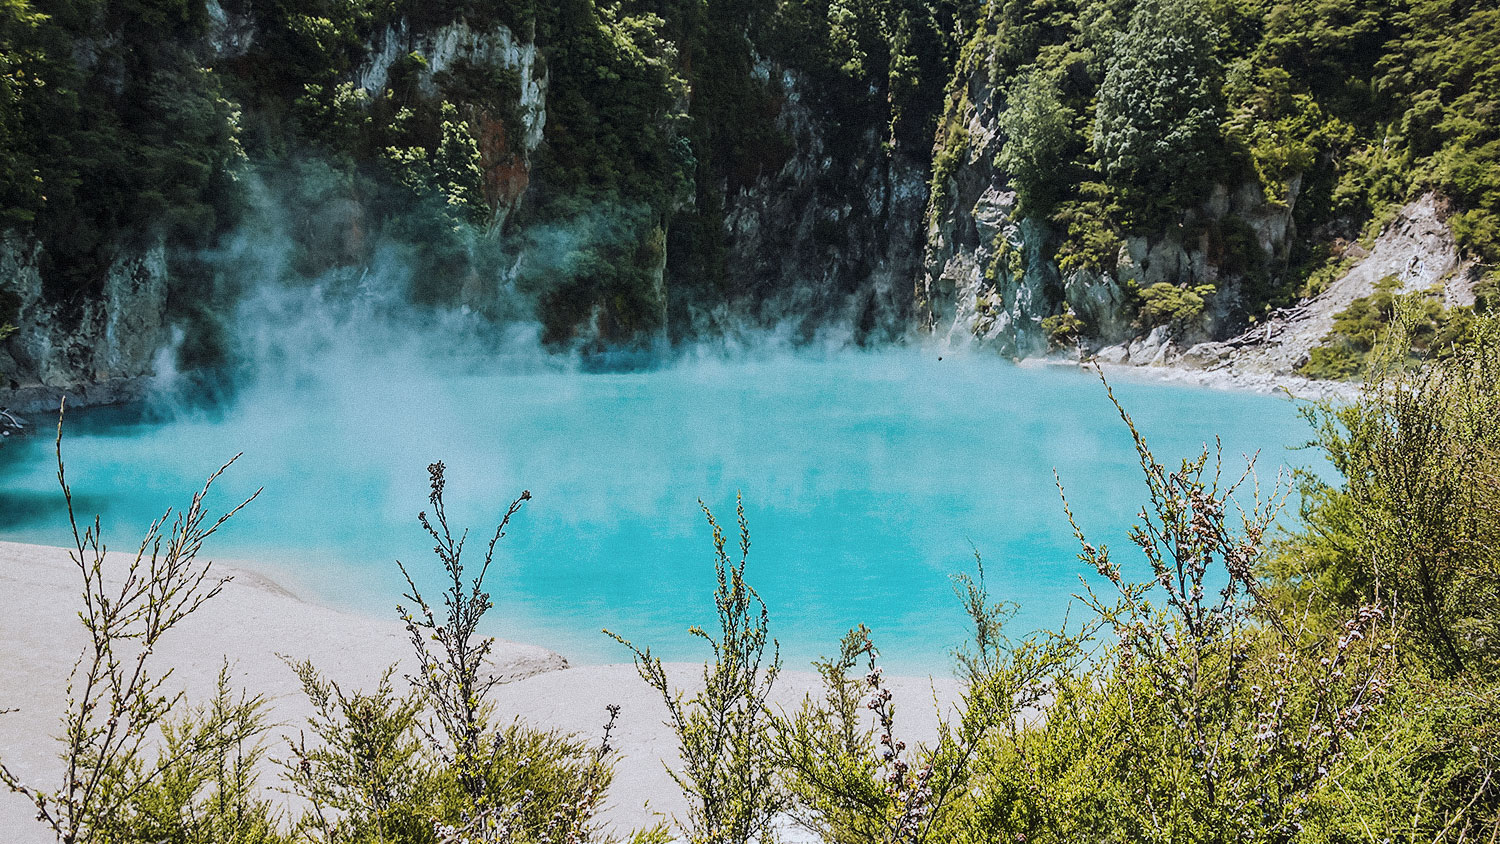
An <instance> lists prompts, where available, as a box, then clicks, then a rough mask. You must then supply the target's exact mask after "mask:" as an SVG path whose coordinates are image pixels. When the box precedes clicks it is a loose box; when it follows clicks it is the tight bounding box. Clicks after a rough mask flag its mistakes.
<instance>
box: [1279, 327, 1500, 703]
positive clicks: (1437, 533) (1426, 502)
mask: <svg viewBox="0 0 1500 844" xmlns="http://www.w3.org/2000/svg"><path fill="white" fill-rule="evenodd" d="M1496 331H1497V326H1496V323H1495V319H1494V318H1493V317H1486V318H1484V319H1483V320H1481V321H1480V322H1479V323H1478V324H1477V325H1476V327H1475V335H1474V339H1472V340H1471V341H1469V342H1466V343H1463V344H1461V345H1460V346H1459V348H1458V349H1457V350H1456V351H1455V353H1454V354H1453V355H1452V356H1451V357H1449V358H1446V359H1444V360H1442V361H1441V362H1439V363H1438V364H1436V365H1434V366H1429V367H1426V368H1422V369H1418V370H1409V369H1407V368H1405V367H1397V366H1392V365H1391V364H1392V363H1393V361H1392V360H1391V358H1394V359H1395V361H1394V362H1399V361H1400V354H1399V352H1389V353H1387V355H1386V360H1384V361H1380V362H1377V365H1376V366H1375V368H1374V369H1373V370H1372V371H1371V372H1370V374H1369V375H1368V376H1367V379H1366V384H1365V387H1364V388H1363V392H1362V394H1361V398H1360V399H1359V400H1358V401H1356V402H1354V403H1351V404H1349V405H1344V406H1333V405H1321V406H1314V407H1312V408H1310V409H1309V411H1308V415H1309V417H1310V418H1311V419H1312V420H1313V421H1314V422H1315V424H1316V425H1317V429H1318V434H1319V443H1320V445H1321V447H1322V448H1323V449H1324V450H1325V451H1326V453H1327V454H1328V457H1329V460H1330V462H1331V463H1332V464H1333V467H1334V468H1335V469H1336V470H1337V471H1338V472H1339V474H1340V475H1341V476H1342V477H1343V479H1344V486H1343V488H1342V489H1336V488H1333V487H1329V486H1327V485H1324V484H1318V483H1316V482H1314V481H1309V483H1311V484H1313V488H1314V490H1315V491H1316V493H1317V497H1316V498H1315V499H1314V502H1315V503H1314V505H1313V506H1312V507H1310V508H1309V509H1308V510H1307V511H1306V512H1305V513H1304V518H1306V519H1307V520H1308V521H1309V524H1310V525H1311V526H1312V530H1311V531H1310V532H1309V534H1308V536H1307V537H1306V540H1305V544H1306V545H1307V546H1308V547H1310V548H1311V549H1314V550H1315V551H1316V553H1310V554H1304V555H1302V557H1301V558H1299V559H1298V560H1297V563H1298V567H1297V568H1296V569H1294V570H1292V571H1289V572H1287V573H1285V574H1284V576H1285V577H1286V578H1287V579H1288V580H1291V581H1292V582H1294V583H1303V586H1304V588H1309V589H1311V588H1318V589H1320V590H1323V591H1326V592H1327V593H1328V594H1330V595H1331V596H1335V597H1341V598H1347V597H1349V596H1357V595H1371V594H1373V593H1374V592H1375V591H1377V590H1381V591H1384V592H1387V593H1389V594H1392V595H1395V596H1396V597H1397V598H1398V599H1399V600H1400V601H1401V602H1402V604H1403V606H1404V608H1405V612H1404V614H1403V615H1402V616H1401V620H1402V621H1403V622H1404V623H1405V624H1407V625H1408V626H1409V627H1410V629H1411V632H1412V635H1413V636H1414V637H1415V638H1416V641H1417V642H1418V643H1419V644H1420V647H1421V650H1422V654H1423V658H1424V660H1425V661H1426V662H1428V663H1429V664H1431V665H1432V666H1434V668H1435V669H1438V670H1439V671H1441V672H1444V673H1447V674H1457V673H1463V672H1466V671H1472V670H1475V669H1476V668H1477V667H1480V666H1486V665H1494V664H1495V660H1496V657H1497V656H1500V652H1496V651H1495V650H1494V648H1495V647H1496V643H1497V642H1500V638H1497V634H1500V630H1495V629H1492V628H1493V625H1494V620H1495V615H1494V607H1495V606H1497V605H1500V604H1497V601H1500V591H1497V589H1500V580H1497V579H1496V572H1500V568H1497V566H1500V559H1497V558H1496V556H1495V551H1494V549H1495V547H1496V546H1495V544H1494V540H1495V537H1496V536H1497V535H1500V534H1497V533H1496V531H1497V530H1500V522H1497V521H1496V518H1495V507H1494V504H1495V502H1496V499H1495V497H1494V496H1495V495H1496V487H1495V477H1494V472H1493V459H1494V455H1495V454H1496V449H1497V448H1500V439H1497V436H1496V432H1495V430H1494V426H1493V425H1492V424H1489V422H1488V420H1491V419H1493V418H1494V414H1495V413H1496V412H1497V410H1500V407H1497V405H1496V401H1497V399H1496V396H1495V391H1494V384H1495V383H1496V379H1497V378H1500V359H1497V358H1496V348H1497V346H1496ZM1399 347H1400V344H1399V343H1397V344H1396V345H1395V346H1394V347H1393V348H1397V349H1399ZM1301 545H1302V543H1300V542H1299V543H1294V545H1293V547H1294V548H1297V547H1301ZM1285 562H1286V564H1287V565H1290V564H1291V563H1292V560H1291V559H1290V558H1289V559H1288V560H1287V561H1285ZM1293 572H1295V573H1293Z"/></svg>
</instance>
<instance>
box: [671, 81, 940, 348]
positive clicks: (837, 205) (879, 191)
mask: <svg viewBox="0 0 1500 844" xmlns="http://www.w3.org/2000/svg"><path fill="white" fill-rule="evenodd" d="M755 76H756V77H757V78H758V79H760V80H763V81H764V83H765V84H766V85H768V86H770V87H771V89H772V90H773V91H775V92H777V93H778V99H779V100H780V110H779V112H778V113H777V115H776V118H775V120H776V126H777V128H778V129H779V130H780V131H781V133H782V134H783V135H784V136H785V137H786V138H787V139H788V140H789V141H790V145H791V149H790V153H791V154H790V155H789V156H788V157H787V158H786V160H785V162H784V163H783V164H782V166H781V167H780V169H779V170H777V171H776V172H771V173H761V174H760V175H759V177H758V178H756V179H755V180H754V181H753V182H751V183H750V184H748V185H747V186H746V187H744V188H742V189H738V190H733V191H731V192H730V193H729V195H728V196H727V197H726V203H725V209H724V211H725V213H724V234H725V236H726V239H727V245H728V259H727V271H728V276H729V278H728V282H729V288H730V291H731V297H732V300H733V301H731V303H730V304H731V305H732V307H733V308H734V309H738V310H741V311H745V312H747V314H746V315H748V316H749V317H750V318H751V319H752V321H754V322H758V323H761V324H767V323H770V324H781V325H783V326H785V327H787V328H790V329H792V330H793V331H805V330H811V329H809V327H810V326H818V325H830V324H832V325H838V326H842V327H853V328H855V330H856V331H859V330H865V331H867V332H869V333H874V334H876V335H880V334H884V335H890V334H896V333H901V332H904V330H905V327H906V324H907V321H908V319H909V315H910V312H911V308H910V301H911V300H910V293H909V291H910V289H911V288H910V286H909V285H910V283H911V281H910V280H911V279H912V278H913V277H914V276H915V275H916V273H917V271H918V268H919V267H920V261H921V246H920V243H921V220H922V213H923V209H924V208H925V206H926V202H927V185H926V181H925V173H924V168H923V166H922V164H921V162H920V161H919V160H917V159H916V158H915V157H913V156H911V155H909V154H908V153H906V152H904V151H902V150H899V149H897V150H895V151H890V150H888V149H886V147H885V140H886V139H885V138H884V137H883V136H882V135H881V134H880V133H879V132H877V131H876V129H874V128H870V129H868V130H866V131H865V132H863V133H862V134H860V136H859V137H858V140H857V143H856V144H855V145H854V146H853V147H852V148H850V147H848V146H847V145H845V146H840V147H837V148H836V147H835V146H834V144H835V141H834V140H832V138H833V137H834V133H835V130H837V129H838V128H839V127H838V126H837V125H836V124H835V122H834V121H835V120H836V119H837V118H836V117H835V116H834V115H831V114H829V113H827V112H826V110H825V109H824V108H823V107H822V105H821V104H820V101H819V97H818V92H817V91H815V90H814V89H813V87H812V84H811V83H810V82H809V81H807V80H806V79H805V78H804V77H803V76H802V75H801V74H800V73H798V72H797V71H795V70H789V69H786V68H783V67H780V66H776V65H773V64H772V63H770V62H768V61H765V60H761V61H758V62H757V63H756V66H755ZM670 284H671V280H669V287H670ZM732 319H734V316H733V315H731V314H730V313H728V312H724V311H721V312H719V313H716V314H699V315H698V316H697V319H696V320H695V321H697V322H700V323H701V324H700V325H698V326H695V328H697V329H698V330H709V331H713V330H719V329H723V328H726V327H731V326H729V325H727V323H728V321H730V320H732ZM839 330H842V328H841V329H839Z"/></svg>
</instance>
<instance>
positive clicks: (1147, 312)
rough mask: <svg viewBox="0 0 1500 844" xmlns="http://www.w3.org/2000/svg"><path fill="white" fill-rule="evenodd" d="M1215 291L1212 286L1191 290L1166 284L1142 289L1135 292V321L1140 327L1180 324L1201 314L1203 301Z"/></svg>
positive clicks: (1194, 287)
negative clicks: (1138, 302) (1136, 307)
mask: <svg viewBox="0 0 1500 844" xmlns="http://www.w3.org/2000/svg"><path fill="white" fill-rule="evenodd" d="M1217 290H1218V288H1217V287H1215V286H1214V285H1212V284H1199V285H1196V286H1193V287H1188V286H1186V285H1183V286H1178V285H1176V284H1171V283H1169V282H1165V281H1158V282H1156V283H1155V284H1151V285H1148V286H1146V287H1143V288H1141V289H1140V291H1139V292H1138V294H1137V295H1138V296H1139V298H1140V310H1139V311H1138V312H1137V313H1138V316H1137V319H1138V320H1139V322H1140V325H1141V327H1142V328H1148V329H1149V328H1155V327H1156V326H1159V325H1183V324H1186V323H1189V322H1192V321H1193V320H1195V319H1197V318H1198V317H1199V316H1201V315H1202V314H1203V308H1204V306H1205V304H1206V302H1205V301H1204V300H1205V299H1207V298H1208V297H1210V296H1212V295H1214V293H1215V292H1217Z"/></svg>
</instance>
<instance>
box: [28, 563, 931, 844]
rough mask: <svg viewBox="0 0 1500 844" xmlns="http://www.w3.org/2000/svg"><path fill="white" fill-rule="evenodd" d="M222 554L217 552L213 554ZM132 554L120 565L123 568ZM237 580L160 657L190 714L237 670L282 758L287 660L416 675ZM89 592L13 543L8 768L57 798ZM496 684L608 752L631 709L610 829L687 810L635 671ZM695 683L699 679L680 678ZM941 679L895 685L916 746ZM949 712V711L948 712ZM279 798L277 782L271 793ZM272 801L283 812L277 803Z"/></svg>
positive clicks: (543, 664) (679, 670) (511, 662)
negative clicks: (263, 709) (607, 740)
mask: <svg viewBox="0 0 1500 844" xmlns="http://www.w3.org/2000/svg"><path fill="white" fill-rule="evenodd" d="M209 550H210V551H211V550H212V549H211V548H210V549H209ZM122 556H123V555H121V554H120V553H119V552H114V553H112V554H111V557H112V558H115V560H114V561H115V562H116V563H119V564H123V563H124V562H125V560H124V559H120V557H122ZM215 570H216V571H217V572H218V573H220V574H222V575H229V576H232V577H233V578H234V579H233V581H232V582H231V583H229V585H228V586H226V587H225V589H224V591H223V593H222V594H221V595H219V596H218V597H217V598H216V599H215V600H214V601H212V602H210V603H209V604H207V605H206V606H205V607H204V608H203V609H202V610H200V612H199V614H197V615H195V616H193V617H191V618H189V619H188V620H187V621H186V622H184V624H183V625H182V626H181V627H180V628H178V629H177V630H176V631H174V632H173V634H172V635H169V636H168V637H166V638H165V640H164V642H163V645H162V647H160V648H159V649H158V653H159V655H160V659H161V662H160V663H159V664H160V665H162V666H168V665H170V666H175V667H176V673H175V674H174V678H173V679H174V682H175V684H176V686H177V687H178V688H182V689H185V690H186V692H187V697H188V700H189V702H194V701H203V700H205V699H206V698H207V697H208V696H209V695H210V694H211V692H212V689H213V687H214V681H215V678H216V677H217V674H218V671H219V668H220V666H221V664H222V663H223V661H224V660H226V659H227V660H228V661H229V663H230V667H231V672H232V675H233V678H234V682H235V684H236V686H237V687H241V688H245V689H247V690H249V691H251V692H254V693H260V694H264V695H265V696H266V698H267V699H268V701H269V715H270V720H271V722H272V723H274V724H276V725H277V726H276V727H275V728H274V729H273V730H272V732H271V737H270V738H269V739H268V745H269V747H270V755H271V756H272V757H273V758H274V757H280V756H283V755H284V753H283V751H282V748H284V747H285V746H286V742H285V739H284V738H282V737H283V736H295V735H297V732H298V729H299V727H300V726H301V725H302V724H303V723H305V719H306V717H307V716H308V715H309V714H310V712H311V710H310V708H309V706H308V705H307V703H306V701H305V699H304V698H303V696H302V693H301V690H300V688H299V686H298V683H297V680H296V677H295V676H294V675H293V674H292V671H291V670H290V669H289V668H288V667H287V666H286V665H285V663H283V662H282V660H281V659H280V657H279V656H278V654H284V655H286V656H288V657H291V658H294V659H299V660H300V659H310V660H312V661H313V662H314V663H315V664H316V665H318V666H319V668H320V669H322V670H323V671H324V673H325V674H326V675H327V676H328V677H329V678H330V679H333V680H335V681H337V682H338V683H340V684H341V685H342V686H344V687H345V688H348V689H353V688H361V687H369V686H373V685H374V683H375V681H376V680H377V679H378V678H379V676H380V674H381V672H382V671H383V670H384V669H385V668H386V667H387V666H389V665H391V664H400V665H405V664H406V662H407V654H408V650H409V648H410V645H409V643H408V642H407V640H406V633H405V630H404V629H403V628H402V627H401V625H400V623H399V622H398V621H397V620H396V619H394V618H382V617H378V616H373V615H363V614H354V613H349V612H345V611H341V610H338V609H334V608H332V607H329V606H326V605H323V604H320V603H316V602H313V601H309V600H306V599H304V598H302V597H299V596H298V595H297V594H295V593H294V592H292V591H291V590H289V589H287V588H285V587H284V586H283V585H282V584H280V583H278V582H277V581H276V580H274V579H273V578H272V577H268V576H267V575H266V574H265V573H264V571H257V570H252V569H247V568H244V567H234V566H227V565H217V564H216V565H215ZM80 591H81V587H80V578H79V574H78V571H77V569H76V567H75V566H74V565H73V564H72V562H71V561H70V560H69V557H68V552H67V550H65V549H61V548H51V547H46V546H37V545H23V544H18V543H11V542H0V709H7V708H10V709H16V710H18V711H16V712H11V713H9V714H5V715H0V758H3V759H4V760H5V762H6V764H7V765H8V766H10V767H11V769H12V770H13V771H15V772H16V773H17V774H18V775H20V776H22V777H23V778H27V779H31V780H33V781H36V782H38V783H39V784H40V785H41V786H42V787H44V788H54V787H55V782H56V778H57V775H58V771H59V769H60V764H59V762H58V760H57V758H56V754H57V746H56V742H55V741H54V740H53V739H52V738H51V736H52V735H53V734H54V733H55V732H56V731H57V729H58V724H59V717H60V714H61V712H62V707H63V703H64V701H65V685H66V681H67V672H68V669H69V667H70V666H71V665H72V664H73V660H74V659H76V658H77V656H78V653H79V651H80V649H81V647H82V646H83V644H84V641H85V639H84V632H83V629H82V627H81V625H80V624H79V621H78V616H77V608H78V605H79V597H78V596H79V593H80ZM494 662H495V670H496V671H497V673H499V674H502V675H505V676H508V677H511V678H514V679H513V680H512V681H511V682H508V683H507V684H505V685H502V686H500V687H499V688H498V690H497V694H496V696H495V702H496V704H497V708H498V711H499V713H500V714H501V715H502V717H505V718H511V717H515V718H520V719H521V720H523V721H525V722H526V723H529V724H531V725H533V726H537V727H548V728H556V729H560V730H564V731H567V732H573V733H577V734H579V735H580V736H584V737H588V738H591V739H593V738H597V737H598V736H599V735H600V733H601V732H602V725H603V724H604V722H605V720H606V718H607V715H606V713H605V706H606V705H608V704H611V703H615V704H619V705H620V706H621V707H622V711H621V714H620V721H619V724H618V728H617V732H616V735H615V740H614V741H613V744H614V745H615V746H616V747H617V748H619V750H620V752H621V759H620V761H619V764H618V766H617V768H616V775H615V785H614V787H613V789H612V790H611V792H610V800H609V806H608V807H607V809H606V811H605V813H604V820H605V821H606V822H607V823H608V824H611V825H612V826H614V827H615V828H616V829H617V830H621V831H624V830H627V829H630V828H633V827H638V826H643V825H647V824H650V823H652V822H654V820H655V818H656V816H657V815H658V814H661V813H667V814H671V813H673V812H678V811H680V810H681V808H682V802H681V798H680V796H679V795H678V794H677V792H676V789H675V787H674V785H673V783H672V781H671V779H670V777H669V776H668V774H667V772H666V769H665V768H664V766H663V762H664V761H675V757H676V741H675V738H674V736H673V735H672V733H671V731H670V730H668V729H667V728H666V727H665V726H664V725H663V723H662V719H663V718H664V717H665V715H666V710H665V708H664V707H663V705H662V704H661V702H660V701H659V700H657V699H656V697H655V693H654V692H653V691H652V690H651V689H650V688H649V687H647V686H646V685H645V684H644V683H643V682H641V680H640V679H639V678H638V677H637V676H636V673H635V668H634V666H631V665H628V664H623V665H622V664H613V665H587V666H572V667H568V666H567V663H566V661H565V660H564V659H563V658H562V656H560V655H558V654H555V653H553V652H552V651H549V650H547V649H545V648H541V647H537V646H534V645H526V644H520V643H513V642H502V643H497V648H496V658H495V660H494ZM670 668H672V669H675V671H674V672H673V676H674V677H676V678H680V679H681V680H683V681H684V682H687V681H689V680H691V679H692V678H694V677H696V676H697V675H698V673H699V671H700V670H701V667H700V666H695V665H690V664H681V665H675V666H670ZM788 669H789V670H787V671H786V672H785V673H784V674H783V675H782V678H781V679H780V680H779V681H778V683H777V694H776V696H775V697H776V703H777V704H779V705H781V706H784V707H787V708H790V707H792V706H794V705H795V704H796V703H797V702H799V701H801V699H802V698H803V696H804V695H806V694H807V693H809V692H814V693H815V692H816V690H817V675H816V674H815V673H813V672H812V671H810V670H806V669H805V667H804V666H788ZM934 669H935V670H934V673H936V674H938V675H940V676H939V678H938V679H936V680H932V679H929V678H926V677H898V678H891V680H890V686H891V688H892V690H893V691H894V692H895V693H896V695H897V700H898V702H902V703H904V705H903V706H902V707H901V720H902V722H904V723H903V724H902V732H903V733H904V734H905V735H906V736H908V737H909V738H908V740H909V741H910V740H925V739H928V738H931V737H932V736H934V735H935V734H936V723H937V717H936V712H935V708H934V705H933V703H932V701H933V700H934V697H935V696H936V699H938V700H941V701H953V700H955V699H956V698H957V693H958V686H957V683H956V682H955V681H953V680H952V679H948V670H947V666H946V665H942V666H934ZM944 705H948V704H946V703H945V704H944ZM266 785H274V783H269V782H267V781H264V780H263V782H262V786H263V787H264V786H266ZM271 798H272V799H273V800H280V799H281V796H280V795H279V794H275V793H272V794H271ZM29 805H30V804H29V803H27V802H26V800H25V799H24V798H22V797H20V796H18V795H14V794H8V793H0V830H3V831H4V832H5V833H6V835H5V836H3V838H4V840H6V841H8V842H15V844H27V843H28V842H33V841H35V842H44V841H49V840H51V838H50V837H49V836H48V835H47V834H46V832H45V830H44V829H43V827H42V826H41V825H40V824H38V823H36V822H35V821H34V820H33V812H32V811H31V810H30V809H29Z"/></svg>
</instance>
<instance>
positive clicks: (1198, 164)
mask: <svg viewBox="0 0 1500 844" xmlns="http://www.w3.org/2000/svg"><path fill="white" fill-rule="evenodd" d="M1210 14H1211V12H1210V8H1209V7H1208V5H1207V4H1205V3H1202V2H1200V0H1142V2H1141V3H1140V4H1139V5H1137V6H1136V8H1135V11H1134V13H1133V14H1132V15H1131V18H1130V26H1129V27H1128V28H1127V29H1126V30H1125V32H1124V33H1123V34H1121V35H1120V37H1119V38H1118V39H1117V40H1116V41H1115V43H1114V44H1113V45H1112V48H1111V51H1110V58H1109V65H1108V70H1107V71H1106V72H1105V76H1104V81H1103V84H1101V85H1100V87H1099V106H1098V110H1097V111H1096V112H1095V117H1094V145H1095V147H1096V148H1097V149H1098V152H1099V160H1100V163H1101V164H1102V165H1103V170H1104V173H1105V176H1106V177H1107V178H1108V180H1109V181H1110V183H1111V184H1112V185H1113V186H1115V187H1117V188H1119V189H1120V190H1121V191H1122V192H1125V193H1126V194H1127V195H1131V194H1133V195H1135V196H1136V197H1137V199H1136V200H1135V201H1136V203H1137V204H1141V203H1144V202H1150V201H1152V200H1154V198H1156V197H1164V198H1166V199H1168V200H1175V201H1176V202H1181V201H1182V200H1183V199H1185V198H1188V197H1193V196H1194V195H1195V194H1196V192H1197V191H1198V189H1199V188H1200V186H1202V185H1203V184H1205V183H1206V182H1207V180H1208V178H1209V172H1210V165H1211V164H1213V163H1214V159H1213V155H1212V153H1213V151H1214V148H1215V146H1216V144H1217V140H1218V123H1219V104H1218V101H1217V100H1218V95H1217V86H1218V84H1219V83H1218V78H1219V75H1220V73H1221V71H1220V69H1219V68H1218V67H1217V66H1216V62H1215V54H1216V47H1217V44H1216V35H1217V31H1216V29H1215V28H1214V26H1213V21H1212V19H1211V17H1210Z"/></svg>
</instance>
